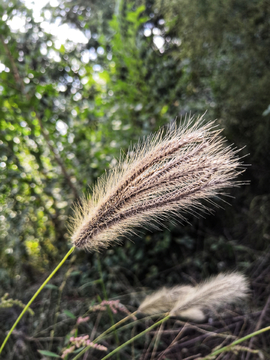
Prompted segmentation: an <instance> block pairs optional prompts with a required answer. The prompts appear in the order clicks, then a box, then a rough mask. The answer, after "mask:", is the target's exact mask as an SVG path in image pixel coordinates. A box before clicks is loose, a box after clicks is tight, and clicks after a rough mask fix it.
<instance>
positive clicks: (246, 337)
mask: <svg viewBox="0 0 270 360" xmlns="http://www.w3.org/2000/svg"><path fill="white" fill-rule="evenodd" d="M269 330H270V326H267V327H265V328H263V329H260V330H258V331H254V332H253V333H251V334H248V335H247V336H244V337H242V338H241V339H238V340H235V341H234V342H232V343H231V344H230V345H227V346H224V347H222V348H221V349H218V350H215V351H213V352H212V353H211V354H210V355H207V356H206V357H204V358H200V360H210V359H212V358H213V356H216V355H219V354H221V353H223V352H225V351H232V350H233V347H234V346H235V345H238V344H240V343H241V342H243V341H245V340H248V339H250V338H252V337H253V336H256V335H259V334H262V333H263V332H265V331H269ZM103 359H104V358H103ZM103 359H102V360H103Z"/></svg>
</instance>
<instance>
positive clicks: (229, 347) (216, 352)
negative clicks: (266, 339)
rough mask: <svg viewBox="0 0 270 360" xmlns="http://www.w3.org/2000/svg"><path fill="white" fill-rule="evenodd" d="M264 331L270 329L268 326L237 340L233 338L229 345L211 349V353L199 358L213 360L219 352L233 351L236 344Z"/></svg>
mask: <svg viewBox="0 0 270 360" xmlns="http://www.w3.org/2000/svg"><path fill="white" fill-rule="evenodd" d="M266 331H270V326H267V327H265V328H263V329H260V330H257V331H254V332H253V333H251V334H248V335H246V336H244V337H242V338H240V339H238V340H235V341H234V342H232V343H231V344H230V345H227V346H223V347H222V348H221V349H218V350H215V351H213V352H212V353H211V354H209V355H207V356H205V357H203V358H200V359H199V360H213V359H214V358H215V357H216V356H217V355H219V354H221V353H224V352H228V351H233V350H234V348H235V347H236V346H237V345H238V344H241V343H242V342H244V341H246V340H248V339H251V338H253V337H254V336H257V335H260V334H262V333H264V332H266Z"/></svg>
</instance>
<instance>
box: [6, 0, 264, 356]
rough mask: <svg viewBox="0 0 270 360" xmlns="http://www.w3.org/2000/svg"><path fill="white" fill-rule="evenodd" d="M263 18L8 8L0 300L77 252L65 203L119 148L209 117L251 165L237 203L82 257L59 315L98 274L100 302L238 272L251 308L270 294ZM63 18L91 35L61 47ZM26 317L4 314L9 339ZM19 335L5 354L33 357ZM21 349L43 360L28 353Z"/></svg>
mask: <svg viewBox="0 0 270 360" xmlns="http://www.w3.org/2000/svg"><path fill="white" fill-rule="evenodd" d="M269 16H270V6H269V1H268V0H251V1H248V2H247V1H245V0H237V1H232V0H229V1H228V0H226V1H225V0H220V1H213V0H189V1H187V0H170V1H169V0H149V1H147V0H145V1H120V0H118V1H116V2H114V1H113V0H107V1H103V2H99V1H92V2H91V4H90V3H89V4H87V3H86V2H85V1H81V0H76V1H75V0H70V1H68V0H59V1H58V2H56V1H51V2H50V3H48V4H47V5H46V6H45V7H44V8H43V10H42V13H41V16H37V15H36V14H35V13H33V11H32V10H31V9H30V8H28V7H26V5H25V4H24V2H22V1H19V0H17V1H16V0H13V1H10V0H4V1H2V2H1V4H0V130H1V133H0V178H1V183H0V189H1V194H0V262H1V269H0V283H1V290H0V291H1V293H0V295H1V296H2V295H4V293H5V292H9V293H10V295H11V296H13V297H14V298H18V299H20V300H22V301H23V302H26V301H27V300H28V299H29V296H30V294H31V293H32V292H33V288H36V287H37V286H38V284H39V282H40V280H41V278H43V277H44V276H45V275H46V274H47V272H48V271H49V270H50V269H52V267H53V266H55V264H56V263H57V261H59V259H60V258H62V257H63V255H64V254H65V252H66V251H67V249H68V245H69V235H68V232H67V227H66V224H67V219H68V216H69V215H70V214H71V213H72V210H71V207H72V203H73V202H74V201H76V199H78V197H79V196H80V195H81V194H82V193H85V192H89V191H90V190H89V186H90V187H91V185H92V184H93V183H94V182H95V180H96V178H97V177H98V176H99V175H100V174H102V173H103V172H104V170H105V169H108V168H110V167H112V166H113V165H115V163H116V160H115V159H117V158H118V157H119V155H120V150H121V149H122V150H123V151H124V152H125V151H127V149H128V147H129V146H130V144H131V143H132V142H133V143H134V142H136V141H137V139H138V138H140V137H142V136H145V135H147V134H149V133H150V132H152V131H154V130H156V129H158V128H159V127H160V126H162V125H164V124H168V123H169V122H170V121H172V120H174V119H175V118H176V117H177V118H178V119H180V118H181V116H185V115H187V114H202V113H204V112H205V111H207V114H206V118H207V119H208V120H211V119H213V118H217V119H218V120H217V121H218V123H220V125H221V126H222V127H224V129H225V130H224V135H226V137H227V138H228V140H229V142H230V143H234V144H235V145H236V146H237V147H240V148H241V147H243V146H245V148H243V149H242V151H241V155H242V156H245V155H247V154H248V156H247V157H245V158H244V161H245V163H249V164H251V166H250V167H249V168H248V169H247V171H246V173H245V174H244V175H243V177H242V178H243V179H249V180H250V185H249V186H244V187H241V188H238V189H235V190H233V191H232V192H231V194H232V195H233V196H234V197H233V198H232V199H230V200H229V203H230V204H231V205H232V206H228V205H227V204H222V206H223V208H225V210H224V209H217V210H216V211H215V216H207V217H206V218H199V219H193V218H190V219H189V221H190V225H189V224H184V226H183V225H181V226H180V225H175V224H174V225H173V224H168V230H165V231H162V232H161V231H160V232H152V233H150V232H147V231H142V232H141V236H140V237H134V239H132V240H133V243H132V242H124V244H123V246H122V247H114V248H111V249H109V250H107V251H104V252H103V253H102V254H101V255H100V259H98V258H97V256H96V255H93V254H85V253H82V252H76V254H75V255H74V257H73V258H72V260H71V261H70V263H69V265H67V266H69V269H72V271H70V272H69V278H68V280H67V286H66V292H67V293H66V297H65V298H64V300H63V301H64V307H66V308H70V306H71V305H72V306H73V307H74V310H73V313H75V314H76V316H78V315H79V314H82V313H83V311H84V309H85V308H86V307H87V305H89V302H91V301H92V302H93V301H98V298H97V296H100V297H101V298H103V297H104V293H102V288H101V286H100V273H99V272H98V266H99V265H100V264H101V267H102V274H103V275H102V277H103V280H104V282H105V286H106V291H107V295H108V296H109V297H110V298H112V297H113V296H117V297H118V298H119V296H120V295H121V296H122V295H123V296H124V294H125V297H124V299H126V301H127V303H129V304H130V305H131V306H136V305H137V304H138V301H139V299H140V291H141V290H142V289H143V288H144V287H151V288H157V287H159V286H162V285H173V284H177V283H179V282H190V281H198V280H201V279H203V278H205V277H207V276H209V275H211V274H214V273H217V272H219V271H226V270H234V269H239V270H241V271H244V272H245V273H246V274H247V275H248V276H249V278H250V279H251V282H252V290H253V293H252V296H251V301H250V302H251V307H252V309H255V308H259V309H261V308H263V306H264V305H265V302H266V300H267V298H268V296H269V293H270V288H269V280H270V278H269V265H268V263H269V239H270V225H269V213H270V194H269V181H270V174H269V171H270V170H269V169H270V163H269V156H268V155H269V152H270V125H269V122H270V98H269V94H270V82H269V75H270V52H269V48H270V35H269V34H270V23H269ZM55 24H57V25H58V26H59V25H60V26H61V25H63V24H67V25H68V28H72V29H73V30H74V31H80V32H82V33H83V34H84V38H83V39H84V40H83V41H80V40H79V41H77V39H72V38H67V39H66V40H65V41H61V40H59V37H58V36H57V35H53V34H52V29H53V26H54V25H55ZM64 26H66V25H64ZM76 34H77V35H75V36H77V37H78V39H81V37H80V36H79V33H78V32H77V33H76ZM179 121H181V120H179ZM258 269H259V270H258ZM66 271H67V269H64V270H63V273H61V274H60V275H59V276H58V277H57V278H56V279H55V285H54V286H57V288H58V286H60V284H62V283H63V281H64V280H63V279H64V272H66ZM191 279H192V280H191ZM89 284H91V287H89V286H88V285H89ZM15 289H16V290H15ZM25 289H27V290H25ZM46 291H47V292H48V296H49V297H48V298H47V300H46V299H43V300H42V299H41V300H39V301H40V303H39V304H36V308H37V311H36V315H35V316H36V317H35V320H33V319H32V320H31V319H28V320H27V319H26V320H25V323H24V324H23V326H24V327H23V331H24V332H25V333H26V334H30V335H31V334H33V332H34V333H35V334H37V333H38V331H40V328H39V326H41V325H40V323H41V319H42V327H43V328H45V327H46V326H50V324H52V323H53V322H54V319H55V313H57V311H59V309H57V308H56V307H55V298H57V294H56V293H54V292H57V290H56V289H53V288H47V290H46ZM76 299H77V302H76V301H75V300H76ZM45 300H46V301H45ZM74 301H75V304H76V305H74ZM18 311H19V309H17V308H16V307H15V309H13V310H9V311H5V312H4V311H1V312H0V319H1V321H0V323H1V325H0V337H2V336H3V334H4V332H5V331H6V330H7V329H9V328H10V325H11V324H12V323H13V322H14V319H15V318H16V314H17V313H18ZM48 312H49V313H51V315H50V316H47V317H46V319H45V317H44V314H48ZM42 316H43V318H42ZM57 316H58V315H57ZM60 316H64V315H63V313H61V311H60ZM265 319H267V317H265ZM30 323H31V325H29V324H30ZM105 323H106V322H105ZM253 325H254V324H253ZM254 327H255V325H254V326H253V328H252V326H251V327H250V329H251V330H252V329H254ZM37 329H39V330H37ZM67 331H68V330H67V329H66V332H67ZM61 332H62V334H64V333H65V329H63V328H62V329H61ZM60 335H61V334H58V335H57V336H60ZM61 336H62V335H61ZM264 336H265V338H266V337H267V335H264ZM268 340H269V335H268ZM14 341H15V344H16V346H15V348H13V350H12V351H13V353H12V351H11V349H12V346H11V347H10V348H8V349H7V351H10V352H9V354H11V353H12V354H13V355H10V358H18V359H19V357H18V356H19V355H18V354H24V352H23V351H26V350H25V349H21V348H20V349H19V350H18V339H17V340H16V339H15V340H14ZM16 341H17V342H16ZM264 341H265V340H264ZM269 343H270V340H269V341H268V344H269ZM264 344H267V341H265V343H264ZM24 346H25V347H26V345H24ZM27 346H28V345H27ZM29 346H30V345H29ZM30 348H31V347H30ZM45 348H46V347H45ZM27 349H28V350H27V351H28V353H29V354H30V355H29V359H32V357H33V358H36V357H35V356H37V355H35V354H36V352H35V351H36V350H35V347H32V348H31V351H30V350H29V347H27ZM29 351H30V352H29ZM264 351H265V354H267V353H268V355H269V352H270V350H269V345H268V346H266V345H264ZM12 356H13V357H12ZM14 356H15V357H14ZM16 356H17V357H16ZM22 356H23V355H22ZM31 356H32V357H31ZM265 356H266V355H265ZM22 358H23V357H22ZM124 358H125V357H124Z"/></svg>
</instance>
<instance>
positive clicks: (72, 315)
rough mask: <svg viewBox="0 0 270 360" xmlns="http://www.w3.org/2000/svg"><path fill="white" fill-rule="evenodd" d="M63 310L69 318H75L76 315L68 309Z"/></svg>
mask: <svg viewBox="0 0 270 360" xmlns="http://www.w3.org/2000/svg"><path fill="white" fill-rule="evenodd" d="M63 312H64V313H65V314H66V315H67V316H68V317H70V318H71V319H76V316H75V315H74V314H72V312H70V311H69V310H63Z"/></svg>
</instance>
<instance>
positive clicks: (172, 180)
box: [71, 117, 243, 251]
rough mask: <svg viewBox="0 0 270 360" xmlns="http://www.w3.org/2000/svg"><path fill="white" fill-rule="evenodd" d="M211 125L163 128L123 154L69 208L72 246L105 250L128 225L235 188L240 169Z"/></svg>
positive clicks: (192, 207) (197, 205)
mask: <svg viewBox="0 0 270 360" xmlns="http://www.w3.org/2000/svg"><path fill="white" fill-rule="evenodd" d="M220 132H221V130H217V129H216V126H215V125H214V123H213V122H211V123H208V124H204V120H203V117H200V118H198V119H194V118H191V119H188V120H186V121H185V124H184V125H183V126H177V125H176V123H174V125H172V126H170V127H168V128H163V129H161V130H160V131H158V132H157V133H156V134H154V135H151V136H149V137H147V138H145V139H143V140H142V141H141V142H139V143H138V144H137V145H135V146H134V147H133V148H131V149H130V150H129V152H128V153H127V155H126V157H124V158H122V159H120V161H119V164H118V165H117V166H116V167H115V168H114V169H112V170H111V171H109V172H108V173H106V174H105V175H104V176H103V177H101V178H100V179H99V180H98V182H97V184H96V186H95V187H94V189H93V193H92V196H91V197H87V198H84V199H82V200H81V202H80V204H78V205H77V206H75V211H74V216H73V219H72V220H71V232H72V236H71V238H72V242H73V245H74V246H76V247H78V248H83V249H86V250H89V251H92V250H98V249H100V248H106V247H108V246H109V245H110V244H111V243H113V242H116V241H118V240H119V239H120V238H121V237H122V236H126V237H127V236H128V235H129V234H130V233H132V232H134V230H133V229H134V227H138V226H148V225H149V224H150V223H152V224H153V223H154V224H155V225H156V226H162V223H164V221H165V220H167V219H168V218H169V216H170V217H172V216H173V217H175V218H178V219H180V220H183V219H184V216H183V215H184V214H185V213H188V212H192V213H194V212H196V211H198V210H206V206H205V204H204V205H202V204H201V200H208V202H211V203H212V200H211V199H213V197H215V198H216V197H217V196H218V195H220V194H223V191H224V189H226V188H229V187H232V186H236V185H239V182H237V181H235V178H236V176H237V175H238V174H239V173H241V172H242V171H243V169H241V163H240V161H239V158H238V157H237V155H236V154H237V150H234V149H232V147H225V146H224V143H225V140H224V138H222V137H221V136H220Z"/></svg>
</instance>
